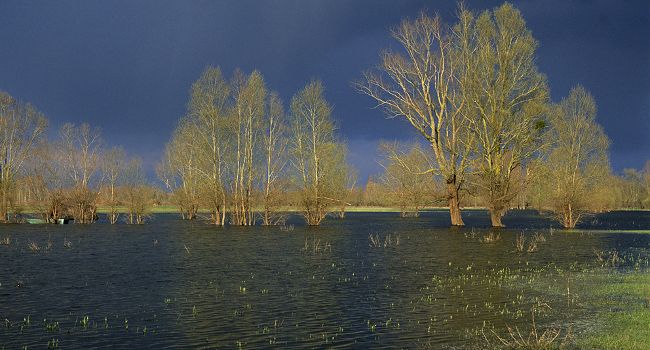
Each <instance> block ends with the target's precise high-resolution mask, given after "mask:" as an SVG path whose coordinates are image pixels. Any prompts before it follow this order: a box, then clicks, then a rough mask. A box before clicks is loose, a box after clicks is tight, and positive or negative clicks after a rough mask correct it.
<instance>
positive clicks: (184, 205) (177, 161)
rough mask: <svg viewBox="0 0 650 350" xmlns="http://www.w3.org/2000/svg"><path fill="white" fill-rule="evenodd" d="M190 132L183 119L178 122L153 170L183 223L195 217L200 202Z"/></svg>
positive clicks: (192, 135)
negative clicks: (162, 155) (183, 220)
mask: <svg viewBox="0 0 650 350" xmlns="http://www.w3.org/2000/svg"><path fill="white" fill-rule="evenodd" d="M194 130H195V129H194V126H192V125H191V124H189V123H187V122H186V121H185V120H182V121H181V122H180V123H179V126H178V127H177V128H176V130H175V131H174V134H173V136H172V139H171V141H170V142H169V143H168V144H167V146H166V149H165V155H164V158H163V161H162V163H161V164H159V166H158V168H157V173H158V177H159V178H160V179H161V181H163V183H164V184H165V187H166V188H167V189H168V190H170V191H171V192H172V200H173V202H174V203H175V204H176V205H177V206H178V208H179V211H180V213H181V217H182V218H183V219H186V220H193V219H195V218H196V215H197V213H198V210H199V205H200V201H201V198H200V196H199V191H200V188H199V187H200V186H199V184H200V181H199V180H200V177H199V174H198V169H197V164H198V162H199V161H198V154H197V153H196V151H195V149H196V146H195V144H196V142H197V140H196V139H197V138H196V137H195V134H194ZM219 202H221V201H219ZM224 202H225V199H224ZM224 206H225V205H224ZM218 208H220V207H216V209H215V211H217V210H218ZM221 215H225V213H222V214H221ZM221 215H217V216H218V217H215V218H214V220H215V221H216V220H219V219H220V218H221ZM219 222H223V221H219Z"/></svg>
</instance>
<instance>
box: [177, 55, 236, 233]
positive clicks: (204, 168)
mask: <svg viewBox="0 0 650 350" xmlns="http://www.w3.org/2000/svg"><path fill="white" fill-rule="evenodd" d="M230 94H231V87H230V85H229V84H228V82H227V81H226V80H225V79H224V77H223V75H222V73H221V70H220V69H219V68H213V67H208V68H206V69H205V71H204V72H203V74H202V75H201V77H200V78H199V80H197V81H196V82H195V83H194V84H193V85H192V91H191V97H190V103H189V106H188V109H189V115H188V118H189V119H188V120H187V124H188V126H187V128H188V130H191V134H192V135H193V136H190V137H192V138H195V139H193V141H192V142H190V143H188V144H187V145H188V146H190V147H188V148H187V152H191V153H192V154H193V156H196V161H195V162H194V164H193V165H192V166H193V167H194V168H193V169H188V171H190V172H194V173H195V174H197V176H199V177H200V179H201V180H200V183H201V189H202V192H203V202H204V203H206V204H207V207H208V208H209V210H210V218H211V221H212V223H213V224H215V225H220V226H223V225H224V224H225V220H226V189H225V186H224V177H225V174H224V173H225V158H226V155H227V153H228V152H229V149H230V145H229V142H230V139H229V138H228V137H229V136H228V128H229V127H230V124H229V123H230V121H229V118H230V115H229V113H230V105H229V103H230ZM188 141H189V140H188Z"/></svg>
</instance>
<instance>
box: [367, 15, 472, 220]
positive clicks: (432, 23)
mask: <svg viewBox="0 0 650 350" xmlns="http://www.w3.org/2000/svg"><path fill="white" fill-rule="evenodd" d="M392 35H393V38H394V39H395V40H396V41H397V42H398V43H399V44H400V46H401V47H400V50H399V51H386V52H385V53H383V55H382V61H381V64H380V66H379V67H378V69H375V70H373V71H369V72H366V73H365V74H364V80H363V81H362V82H361V83H358V84H357V85H356V86H357V88H358V89H359V90H360V91H361V92H363V93H365V94H367V95H369V96H370V97H372V98H374V99H375V100H376V101H377V105H378V106H379V107H382V108H384V109H385V110H386V112H387V113H388V116H389V117H390V118H395V117H402V118H404V119H406V120H407V121H408V122H409V123H410V124H411V126H412V127H413V128H415V129H416V130H417V131H418V132H419V133H420V134H421V135H422V136H423V137H424V138H425V139H426V140H427V141H428V143H429V144H430V146H431V149H432V150H433V154H434V155H435V160H436V162H435V163H434V164H433V166H432V167H431V168H430V169H426V170H425V172H427V173H434V174H438V175H440V176H442V177H443V178H444V180H445V182H446V185H447V201H448V205H449V211H450V216H451V224H452V225H454V226H462V225H464V223H463V219H462V217H461V212H460V205H461V203H460V191H461V189H462V188H463V184H464V182H465V175H466V171H467V169H468V167H469V165H470V164H469V157H470V152H471V150H472V144H473V134H470V133H468V132H467V123H466V120H467V119H466V118H464V117H463V115H462V113H463V110H464V108H465V105H464V103H465V100H464V99H463V98H462V97H463V96H462V94H463V91H462V90H461V89H460V87H461V86H460V80H461V78H462V77H461V75H462V73H463V69H462V68H463V66H462V65H463V62H462V60H460V59H459V57H461V56H459V55H457V54H456V53H455V45H454V43H455V42H454V41H455V37H454V35H452V31H451V30H450V28H449V27H448V26H446V25H445V24H444V23H443V22H442V20H441V18H440V17H439V16H434V17H431V16H428V15H426V14H424V13H423V14H421V15H420V17H418V18H417V19H415V20H405V21H403V22H402V23H401V24H400V25H399V26H398V27H397V28H395V29H394V30H393V31H392Z"/></svg>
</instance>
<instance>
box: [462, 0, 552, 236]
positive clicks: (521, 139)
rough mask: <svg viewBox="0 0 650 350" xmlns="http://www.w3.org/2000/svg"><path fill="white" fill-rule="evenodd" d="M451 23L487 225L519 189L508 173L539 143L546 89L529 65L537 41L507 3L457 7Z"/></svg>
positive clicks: (515, 173) (517, 171)
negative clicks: (476, 9) (461, 64)
mask: <svg viewBox="0 0 650 350" xmlns="http://www.w3.org/2000/svg"><path fill="white" fill-rule="evenodd" d="M459 17H460V22H459V23H458V25H457V26H456V27H455V33H456V36H457V37H458V38H461V39H460V42H461V45H458V50H459V53H458V55H459V56H460V57H461V59H460V60H461V61H462V62H465V66H466V67H467V68H466V69H465V70H464V73H463V79H462V80H461V83H462V86H461V88H462V91H463V98H464V101H465V105H466V108H467V109H466V110H465V111H464V112H463V114H464V115H465V118H466V120H467V121H468V122H469V129H470V132H471V133H472V134H473V135H474V138H475V140H476V142H477V146H476V150H475V151H476V153H477V154H476V159H475V162H474V164H473V167H474V170H475V175H476V176H475V177H474V179H475V185H476V188H477V189H478V195H479V196H480V197H482V198H483V201H484V204H485V205H486V206H487V208H488V210H489V211H490V218H491V220H492V226H495V227H501V226H503V224H502V222H501V218H502V216H503V215H504V214H505V213H506V211H507V210H508V209H509V207H510V205H511V202H512V201H513V199H514V198H515V197H516V196H517V193H519V191H521V190H522V187H521V186H519V185H520V183H519V182H518V181H513V180H514V177H516V176H518V175H519V174H521V171H522V168H523V167H525V165H526V162H527V161H528V160H530V159H531V158H532V157H533V156H534V155H535V154H536V153H538V151H539V150H540V147H541V145H542V142H540V140H541V137H542V134H543V130H544V126H545V122H544V115H545V112H546V101H547V98H548V89H547V86H546V79H545V77H544V76H543V75H542V74H541V73H539V72H538V70H537V66H536V64H535V50H536V48H537V41H536V40H535V39H534V38H533V36H532V34H531V33H530V31H529V30H528V29H527V28H526V23H525V21H524V19H523V18H522V16H521V13H520V12H519V11H518V10H517V9H515V8H514V7H513V6H512V5H510V4H509V3H505V4H503V5H501V6H500V7H498V8H496V9H494V10H493V11H485V12H483V13H482V14H481V15H480V16H479V17H478V18H475V17H474V15H473V14H472V13H471V12H469V11H468V10H464V9H463V10H461V14H460V16H459Z"/></svg>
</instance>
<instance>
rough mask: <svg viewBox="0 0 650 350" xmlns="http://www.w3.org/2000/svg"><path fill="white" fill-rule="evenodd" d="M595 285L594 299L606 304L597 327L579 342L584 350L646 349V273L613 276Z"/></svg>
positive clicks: (649, 326)
mask: <svg viewBox="0 0 650 350" xmlns="http://www.w3.org/2000/svg"><path fill="white" fill-rule="evenodd" d="M607 279H608V281H606V282H604V283H602V284H599V285H600V286H599V287H596V289H595V290H594V291H593V292H594V296H595V297H597V298H602V299H603V301H604V302H606V303H607V304H609V311H607V312H603V313H601V314H600V315H599V321H600V323H601V326H600V328H599V329H596V330H594V332H593V333H592V334H591V335H589V336H588V337H586V338H584V339H582V340H580V341H579V342H578V344H579V345H580V347H581V348H587V349H639V350H641V349H648V346H649V344H650V343H649V341H650V274H648V273H636V274H629V275H614V276H610V277H608V278H607Z"/></svg>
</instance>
